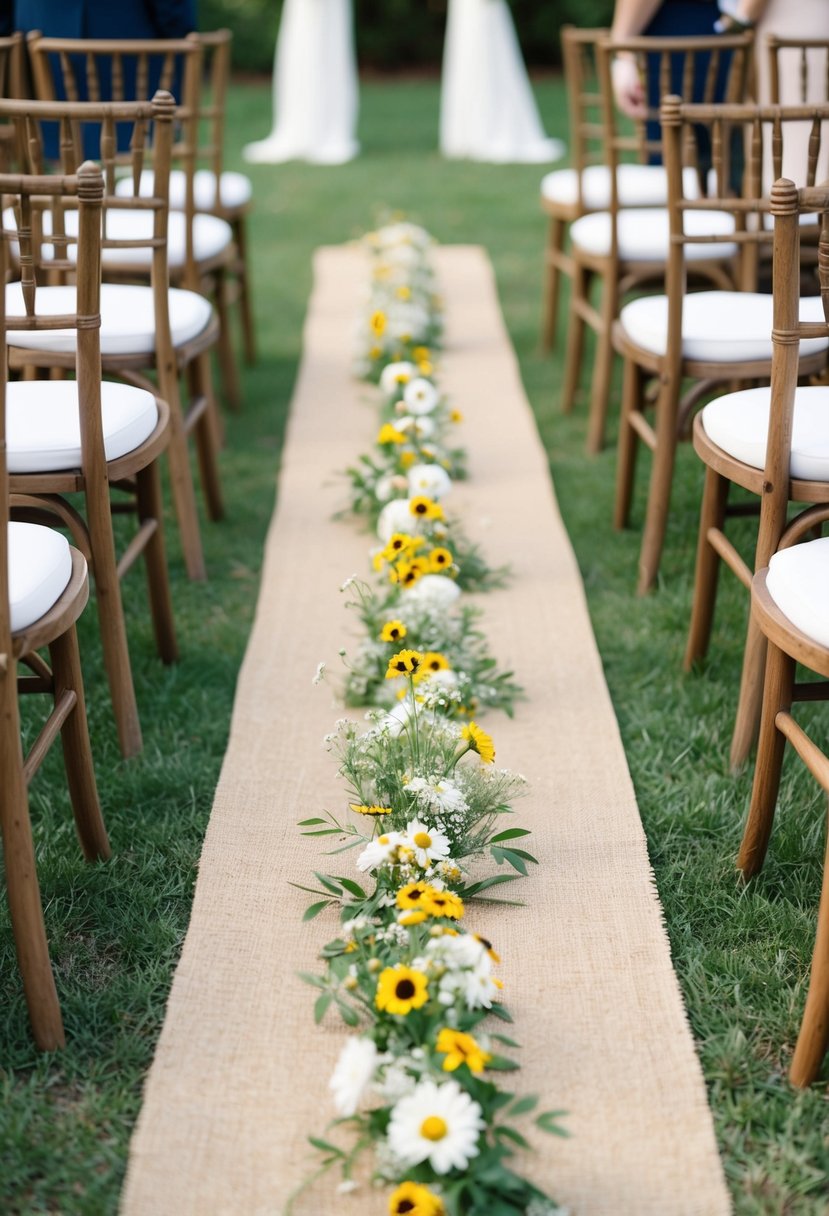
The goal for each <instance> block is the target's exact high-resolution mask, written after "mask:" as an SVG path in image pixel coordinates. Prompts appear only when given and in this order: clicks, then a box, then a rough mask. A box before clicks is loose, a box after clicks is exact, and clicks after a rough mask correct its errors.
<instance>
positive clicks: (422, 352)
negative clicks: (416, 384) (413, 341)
mask: <svg viewBox="0 0 829 1216" xmlns="http://www.w3.org/2000/svg"><path fill="white" fill-rule="evenodd" d="M431 357H432V353H431V351H430V350H429V347H428V346H416V347H415V348H414V350H413V351H412V358H413V359H414V361H415V363H426V362H428V360H429V359H431Z"/></svg>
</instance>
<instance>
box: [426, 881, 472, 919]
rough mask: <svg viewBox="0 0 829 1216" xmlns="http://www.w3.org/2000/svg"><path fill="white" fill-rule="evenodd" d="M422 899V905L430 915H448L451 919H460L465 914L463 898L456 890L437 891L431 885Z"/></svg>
mask: <svg viewBox="0 0 829 1216" xmlns="http://www.w3.org/2000/svg"><path fill="white" fill-rule="evenodd" d="M421 900H422V902H421V907H422V908H423V910H424V911H425V912H428V913H429V915H430V916H448V917H449V918H450V920H460V918H461V917H462V916H463V900H462V899H461V897H460V895H455V893H454V891H436V890H435V889H434V887H430V888H429V890H427V891H425V892H424V893H423V895H422V896H421Z"/></svg>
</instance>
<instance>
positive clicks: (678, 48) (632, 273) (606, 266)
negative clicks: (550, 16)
mask: <svg viewBox="0 0 829 1216" xmlns="http://www.w3.org/2000/svg"><path fill="white" fill-rule="evenodd" d="M753 47H754V39H753V34H751V33H750V32H748V33H744V34H732V35H714V34H712V36H711V37H708V38H700V37H695V38H630V39H625V40H616V41H612V40H611V39H609V38H607V39H604V40H602V41H601V42H600V43H599V45H598V47H597V59H598V68H599V88H600V96H601V101H602V124H603V135H604V140H603V142H604V156H605V162H606V164H607V165H608V166H609V168H610V181H611V199H610V207H609V209H608V210H609V214H610V226H611V245H610V249H609V251H608V253H607V255H601V256H599V255H595V254H591V253H589V252H588V251H586V250H583V249H579V248H578V247H577V246H572V248H571V257H572V261H573V271H572V279H573V290H572V294H571V299H570V328H569V331H568V337H567V352H566V358H565V370H564V382H563V388H562V396H561V404H562V409H563V411H564V412H565V413H570V412H571V411H572V409H573V407H574V404H575V397H576V393H577V390H578V386H579V382H580V379H581V373H582V369H583V363H584V337H585V328H586V327H589V328H590V329H592V330H593V332H594V333H595V334H596V342H597V347H596V354H595V358H594V361H593V374H592V383H591V390H590V411H589V419H588V431H587V450H588V452H591V453H595V452H598V451H600V450H601V448H602V447H603V446H604V438H605V429H606V424H607V410H608V403H609V398H610V388H611V377H612V372H613V359H614V351H613V339H612V328H613V323H614V321H615V320H616V317H617V316H618V313H619V308H620V304H621V301H622V299H623V298H624V296H625V295H627V294H628V293H629V292H631V291H633V290H635V289H637V288H640V287H642V286H644V285H646V284H654V283H658V284H660V285H661V283H662V281H663V280H664V276H665V261H664V260H663V261H633V260H629V259H623V258H622V257H621V255H620V252H619V240H618V224H619V215H620V211H621V210H622V208H621V206H620V202H619V191H618V178H617V174H618V170H619V166H620V164H622V163H623V160H624V158H626V157H630V156H631V155H633V156H635V157H636V158H637V159H638V160H640V161H645V162H647V161H648V160H653V159H654V158H658V159H660V160H661V159H662V146H661V141H659V140H657V141H654V140H653V139H651V138H649V137H648V133H647V125H646V124H647V122H653V121H656V120H657V119H658V117H659V112H658V110H656V109H653V110H651V109H649V110H648V118H647V120H643V121H642V122H638V123H637V124H636V127H635V131H634V133H633V134H632V135H631V134H628V133H627V132H626V131H625V130H623V129H622V128H621V127H620V123H619V119H618V116H617V113H616V102H615V97H614V93H613V79H612V64H613V59H614V57H615V56H616V55H619V54H627V55H632V56H634V57H635V58H636V60H637V63H638V64H639V66H640V71H641V72H642V73H643V75H644V74H645V73H646V70H647V62H648V60H649V59H652V58H653V57H656V56H658V61H659V75H660V78H661V80H662V82H663V83H662V85H661V90H662V94H663V96H664V95H665V94H666V93H673V90H672V89H671V87H670V86H671V79H672V69H673V66H674V64H675V62H676V61H677V60H679V61H680V62H681V75H682V88H683V95H682V99H683V100H684V101H686V102H688V101H691V100H692V95H693V91H694V89H695V87H696V84H697V78H698V76H699V71H698V65H699V61H700V57H702V56H708V66H707V70H706V71H705V80H704V86H703V96H704V100H705V101H706V102H708V103H709V104H710V103H711V102H713V101H714V100H715V92H716V88H717V83H718V78H719V76H720V74H721V71H722V70H723V63H724V57H725V56H726V55H730V56H731V59H730V62H729V64H728V69H727V78H726V81H725V88H726V100H727V101H730V102H741V101H743V100H745V95H746V91H747V87H748V82H749V76H750V69H751V63H752V53H753ZM683 166H686V167H691V168H696V169H697V170H698V173H697V176H698V177H699V178H700V181H701V182H702V180H703V178H704V174H700V173H699V166H698V164H697V163H696V147H695V144H694V141H693V140H691V139H687V140H686V142H685V145H684V147H683ZM666 254H667V251H666ZM693 273H694V276H695V278H696V279H700V280H702V281H703V282H705V283H707V284H708V285H709V286H714V287H718V288H721V289H723V290H729V289H730V288H731V287H732V286H733V272H732V271H731V268H730V267H729V266H728V264H727V263H725V262H724V261H723V259H722V258H714V259H710V260H707V259H699V260H695V261H694V265H693ZM595 283H598V284H599V287H600V301H601V302H600V304H599V306H598V308H597V307H596V306H595V305H594V304H592V303H591V300H590V292H591V288H593V285H594V284H595Z"/></svg>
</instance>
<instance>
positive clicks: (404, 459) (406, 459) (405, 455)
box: [400, 452, 417, 469]
mask: <svg viewBox="0 0 829 1216" xmlns="http://www.w3.org/2000/svg"><path fill="white" fill-rule="evenodd" d="M416 460H417V456H416V455H415V453H414V452H401V453H400V467H401V469H410V468H411V467H412V465H413V464H414V462H415V461H416Z"/></svg>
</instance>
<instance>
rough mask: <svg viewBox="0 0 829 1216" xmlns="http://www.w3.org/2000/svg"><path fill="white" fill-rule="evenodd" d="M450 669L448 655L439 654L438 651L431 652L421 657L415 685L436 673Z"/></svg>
mask: <svg viewBox="0 0 829 1216" xmlns="http://www.w3.org/2000/svg"><path fill="white" fill-rule="evenodd" d="M449 669H450V668H449V660H448V659H447V657H446V655H443V654H438V652H437V651H436V650H429V651H427V652H426V654H424V655H421V658H420V670H419V671H418V673H417V675H416V676H415V683H419V682H420V681H421V680H423V679H425V678H426V676H430V675H432V674H433V673H434V672H436V671H449Z"/></svg>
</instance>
